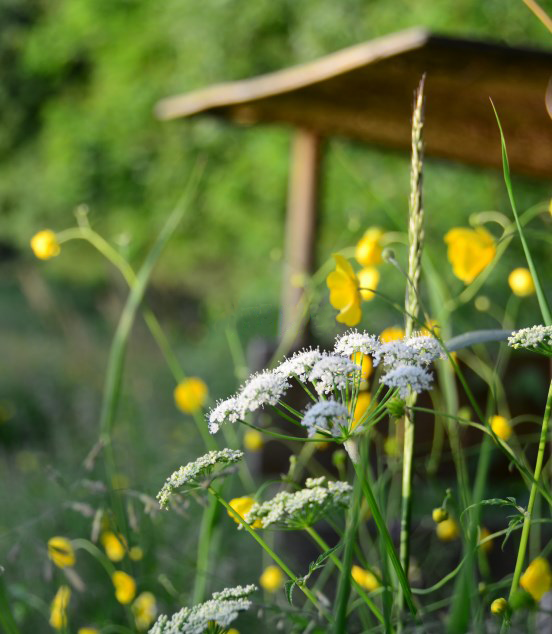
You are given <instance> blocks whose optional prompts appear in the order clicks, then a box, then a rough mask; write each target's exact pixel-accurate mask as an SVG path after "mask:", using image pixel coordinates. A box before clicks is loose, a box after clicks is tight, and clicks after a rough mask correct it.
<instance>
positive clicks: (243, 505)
mask: <svg viewBox="0 0 552 634" xmlns="http://www.w3.org/2000/svg"><path fill="white" fill-rule="evenodd" d="M228 504H229V505H230V508H232V509H234V511H236V513H237V514H238V515H240V516H241V518H242V519H244V518H245V516H246V515H247V513H249V511H250V510H251V507H252V506H253V504H255V500H254V499H253V498H252V497H249V496H243V497H241V498H233V499H232V500H230V502H228ZM226 512H227V513H228V515H229V516H230V517H231V518H232V519H233V520H234V522H236V524H239V521H238V520H237V519H236V518H235V517H234V516H233V515H232V513H230V511H226ZM261 526H262V522H261V521H260V520H255V521H254V522H253V524H251V527H252V528H260V527H261Z"/></svg>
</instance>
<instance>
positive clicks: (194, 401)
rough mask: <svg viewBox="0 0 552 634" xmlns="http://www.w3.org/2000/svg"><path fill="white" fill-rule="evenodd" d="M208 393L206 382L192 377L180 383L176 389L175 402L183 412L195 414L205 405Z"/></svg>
mask: <svg viewBox="0 0 552 634" xmlns="http://www.w3.org/2000/svg"><path fill="white" fill-rule="evenodd" d="M207 393H208V390H207V385H206V383H205V381H203V380H201V379H199V378H197V377H191V378H189V379H184V380H183V381H180V383H179V384H178V385H177V386H176V387H175V389H174V401H175V403H176V405H177V407H178V408H180V409H181V410H182V411H183V412H185V413H186V414H193V413H194V412H197V411H198V410H200V409H201V408H202V407H203V406H204V405H205V402H206V400H207Z"/></svg>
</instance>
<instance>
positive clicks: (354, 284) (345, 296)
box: [326, 254, 362, 326]
mask: <svg viewBox="0 0 552 634" xmlns="http://www.w3.org/2000/svg"><path fill="white" fill-rule="evenodd" d="M333 258H334V260H335V265H336V266H335V271H332V272H331V273H330V274H329V275H328V277H327V278H326V284H327V285H328V288H329V289H330V304H331V305H332V306H333V308H336V309H337V310H339V311H340V312H339V315H337V317H336V320H337V321H338V322H339V323H341V324H345V325H346V326H356V325H357V324H358V322H359V321H360V318H361V317H362V311H361V309H360V300H361V297H360V291H359V283H358V278H357V276H356V274H355V272H354V270H353V267H352V266H351V265H350V264H349V262H347V260H346V259H345V258H344V257H343V256H342V255H337V254H334V256H333Z"/></svg>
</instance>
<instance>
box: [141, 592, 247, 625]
mask: <svg viewBox="0 0 552 634" xmlns="http://www.w3.org/2000/svg"><path fill="white" fill-rule="evenodd" d="M255 590H257V587H256V586H254V585H253V584H251V585H249V586H245V587H242V586H237V587H236V588H226V590H223V591H222V592H214V593H213V595H212V598H211V599H209V600H208V601H205V602H204V603H199V604H198V605H194V606H193V607H191V608H182V609H181V610H180V612H177V613H176V614H173V616H172V617H171V618H170V619H169V617H168V616H166V615H162V616H160V617H159V618H158V619H157V621H156V623H155V625H154V626H153V627H152V628H151V630H150V631H149V634H176V633H177V632H182V633H185V634H202V633H203V632H205V631H209V628H210V627H211V625H212V624H213V622H216V624H217V625H218V626H219V627H220V628H221V629H223V630H227V629H228V627H229V625H230V624H231V623H232V622H233V621H235V620H236V619H237V618H238V615H239V613H240V612H242V611H244V610H248V609H249V608H250V607H251V600H250V599H249V595H251V594H252V593H253V592H255Z"/></svg>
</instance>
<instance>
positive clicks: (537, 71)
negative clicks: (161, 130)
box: [156, 29, 552, 178]
mask: <svg viewBox="0 0 552 634" xmlns="http://www.w3.org/2000/svg"><path fill="white" fill-rule="evenodd" d="M423 73H427V80H426V95H427V102H426V103H427V106H426V126H425V142H426V153H427V154H429V155H434V156H440V157H444V158H448V159H452V160H456V161H461V162H465V163H471V164H474V165H481V166H494V167H500V165H501V155H500V142H499V136H498V129H497V125H496V121H495V118H494V114H493V110H492V108H491V104H490V102H489V98H491V99H492V100H493V102H494V104H495V106H496V108H497V111H498V113H499V115H500V118H501V121H502V126H503V129H504V134H505V136H506V142H507V145H508V154H509V158H510V164H511V168H512V169H513V170H516V171H518V172H521V173H525V174H528V175H531V176H539V177H548V178H550V177H551V176H552V121H551V118H550V114H549V113H550V112H552V85H551V84H550V79H551V76H552V52H548V51H539V50H532V49H528V48H516V47H509V46H505V45H501V44H496V43H491V42H482V41H476V40H468V39H458V38H453V37H445V36H440V35H434V34H431V33H429V32H427V31H425V30H422V29H413V30H408V31H403V32H399V33H396V34H393V35H388V36H385V37H382V38H378V39H375V40H372V41H369V42H366V43H363V44H359V45H356V46H352V47H350V48H347V49H344V50H341V51H338V52H336V53H332V54H330V55H327V56H325V57H322V58H320V59H318V60H316V61H313V62H309V63H306V64H302V65H299V66H294V67H291V68H287V69H285V70H281V71H278V72H274V73H270V74H267V75H261V76H259V77H255V78H253V79H246V80H242V81H235V82H229V83H222V84H217V85H214V86H210V87H208V88H205V89H202V90H197V91H194V92H191V93H188V94H184V95H179V96H175V97H170V98H167V99H164V100H162V101H160V102H159V103H158V104H157V108H156V112H157V115H158V116H159V117H160V118H162V119H174V118H178V117H190V116H193V115H198V114H202V113H209V114H213V115H217V116H221V117H225V118H228V119H231V120H234V121H236V122H238V123H245V124H253V123H258V122H259V123H261V122H277V123H285V124H290V125H293V126H296V127H299V128H304V129H308V130H311V131H313V132H315V133H318V134H320V135H321V136H326V137H327V136H334V135H337V136H343V137H348V138H352V139H358V140H361V141H365V142H369V143H373V144H376V145H380V146H385V147H391V148H397V149H404V150H407V149H409V148H410V118H411V112H412V95H413V91H414V89H415V88H416V86H417V84H418V82H419V80H420V77H421V75H422V74H423ZM547 103H548V105H547Z"/></svg>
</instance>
